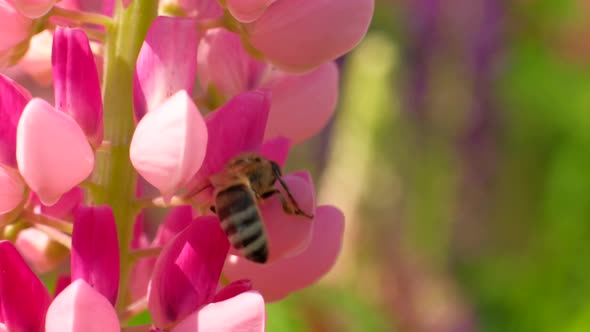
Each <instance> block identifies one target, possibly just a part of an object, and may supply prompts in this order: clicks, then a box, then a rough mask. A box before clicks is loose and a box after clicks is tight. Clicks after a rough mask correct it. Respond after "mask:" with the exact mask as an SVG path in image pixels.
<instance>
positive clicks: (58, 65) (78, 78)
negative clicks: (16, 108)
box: [51, 27, 103, 147]
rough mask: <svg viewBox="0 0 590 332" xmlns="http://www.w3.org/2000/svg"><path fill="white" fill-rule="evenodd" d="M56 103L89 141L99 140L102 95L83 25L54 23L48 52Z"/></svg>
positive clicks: (98, 141) (99, 142)
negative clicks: (50, 47) (70, 25)
mask: <svg viewBox="0 0 590 332" xmlns="http://www.w3.org/2000/svg"><path fill="white" fill-rule="evenodd" d="M51 63H52V66H53V77H54V81H53V86H54V91H55V107H56V108H57V109H58V110H60V111H62V112H65V113H67V114H69V115H70V116H71V117H72V118H74V119H75V120H76V121H77V122H78V125H80V128H82V130H83V131H84V132H85V133H86V136H88V139H89V141H90V143H91V144H92V145H93V146H94V147H98V146H99V145H100V144H101V143H102V137H103V123H102V97H101V91H100V82H99V80H98V72H97V70H96V63H95V62H94V55H93V54H92V51H91V50H90V44H89V42H88V37H86V33H84V30H82V29H68V28H61V27H57V29H56V30H55V35H54V37H53V51H52V54H51Z"/></svg>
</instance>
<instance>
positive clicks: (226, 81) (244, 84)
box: [197, 28, 267, 97]
mask: <svg viewBox="0 0 590 332" xmlns="http://www.w3.org/2000/svg"><path fill="white" fill-rule="evenodd" d="M197 60H198V61H197V62H198V72H199V75H198V76H199V81H200V83H201V86H202V87H203V88H205V89H208V88H211V87H214V88H215V89H216V90H217V91H218V92H219V93H221V94H222V95H223V96H224V97H233V96H235V95H237V94H239V93H241V92H245V91H248V90H251V89H253V88H255V87H256V86H257V84H258V82H259V81H260V78H261V76H262V73H263V72H264V69H265V68H267V65H266V64H265V63H263V62H260V61H257V60H255V59H254V58H252V57H251V56H250V55H249V54H248V53H247V52H246V50H244V47H243V46H242V42H241V40H240V36H239V35H238V34H236V33H233V32H229V31H227V30H225V29H222V28H217V29H211V30H209V31H207V34H206V35H205V36H204V37H203V39H201V42H200V44H199V52H198V56H197Z"/></svg>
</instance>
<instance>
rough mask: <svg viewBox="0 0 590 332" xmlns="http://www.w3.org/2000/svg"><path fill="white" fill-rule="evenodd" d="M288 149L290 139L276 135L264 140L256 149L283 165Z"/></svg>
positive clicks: (289, 147)
mask: <svg viewBox="0 0 590 332" xmlns="http://www.w3.org/2000/svg"><path fill="white" fill-rule="evenodd" d="M290 149H291V141H290V140H289V139H288V138H286V137H282V136H278V137H275V138H272V139H270V140H268V141H266V142H264V144H262V145H261V146H260V148H259V149H258V153H260V154H261V155H262V156H264V157H265V158H267V159H269V160H272V161H274V162H276V163H277V164H279V165H280V166H281V167H283V165H284V164H285V162H286V161H287V156H288V155H289V150H290Z"/></svg>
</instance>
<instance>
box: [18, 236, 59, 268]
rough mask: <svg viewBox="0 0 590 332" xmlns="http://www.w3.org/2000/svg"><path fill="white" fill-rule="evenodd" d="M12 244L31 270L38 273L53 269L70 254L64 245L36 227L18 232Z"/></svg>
mask: <svg viewBox="0 0 590 332" xmlns="http://www.w3.org/2000/svg"><path fill="white" fill-rule="evenodd" d="M14 246H15V247H16V248H17V249H18V251H19V252H20V254H21V255H22V256H23V258H24V259H25V260H26V261H27V262H28V263H29V264H30V265H31V267H32V268H33V270H35V271H36V272H39V273H46V272H49V271H51V270H53V269H54V268H55V267H56V266H58V265H59V264H60V263H63V262H64V260H66V259H67V258H68V257H69V254H70V252H69V251H68V250H67V249H66V248H65V247H64V246H62V245H61V244H59V243H57V242H55V241H53V239H51V238H50V237H49V236H48V235H47V234H46V233H44V232H42V231H40V230H38V229H36V228H27V229H23V230H21V231H20V232H18V235H17V237H16V241H15V242H14Z"/></svg>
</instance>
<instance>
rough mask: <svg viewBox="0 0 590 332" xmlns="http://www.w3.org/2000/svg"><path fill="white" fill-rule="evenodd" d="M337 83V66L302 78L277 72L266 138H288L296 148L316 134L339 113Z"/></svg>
mask: <svg viewBox="0 0 590 332" xmlns="http://www.w3.org/2000/svg"><path fill="white" fill-rule="evenodd" d="M338 80H339V79H338V67H336V64H335V63H334V62H328V63H325V64H323V65H321V66H320V67H318V68H316V69H315V70H313V71H311V72H309V73H305V74H302V75H292V74H286V73H284V72H280V71H275V72H274V77H272V78H271V79H270V83H269V84H267V87H268V88H270V89H271V91H272V106H271V108H270V114H269V116H268V125H267V127H266V133H265V135H264V136H265V138H271V137H275V136H285V137H288V138H290V139H291V141H292V142H293V143H294V144H297V143H300V142H302V141H304V140H306V139H308V138H309V137H311V136H313V135H315V134H317V133H318V132H319V131H320V130H321V129H322V128H324V127H325V126H326V124H327V123H328V120H330V118H331V117H332V114H334V111H335V110H336V102H337V101H338Z"/></svg>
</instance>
